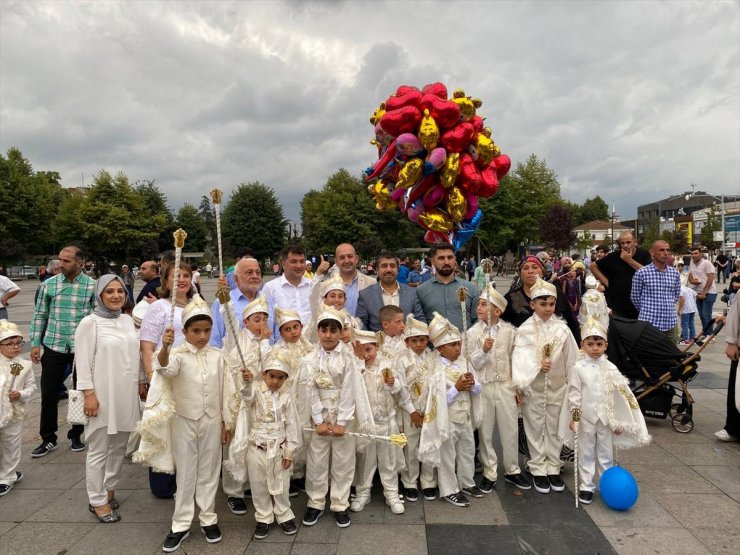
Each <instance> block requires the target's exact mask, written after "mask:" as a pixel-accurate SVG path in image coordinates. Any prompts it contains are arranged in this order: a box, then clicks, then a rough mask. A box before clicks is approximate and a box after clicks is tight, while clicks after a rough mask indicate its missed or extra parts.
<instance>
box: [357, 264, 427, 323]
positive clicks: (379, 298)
mask: <svg viewBox="0 0 740 555" xmlns="http://www.w3.org/2000/svg"><path fill="white" fill-rule="evenodd" d="M376 267H377V268H378V277H379V278H380V281H379V282H378V283H376V284H374V285H371V286H370V287H367V288H366V289H363V290H362V291H360V295H359V299H358V301H357V317H358V318H359V319H360V320H361V321H362V325H363V326H364V327H365V329H366V330H370V331H381V330H382V327H381V324H380V317H379V313H380V309H381V308H383V307H384V306H386V305H389V304H392V305H395V306H397V307H399V308H400V309H401V310H402V311H403V318H404V320H405V319H406V316H408V315H409V314H413V315H414V318H416V319H417V320H420V321H422V322H424V323H426V321H427V319H426V316H424V312H423V311H422V309H421V304H420V303H419V298H418V297H417V296H416V292H415V291H414V289H413V288H412V287H409V286H408V285H405V284H403V283H399V282H398V269H399V262H398V257H397V256H396V255H395V254H393V253H391V252H388V251H381V252H380V254H379V255H378V259H377V265H376Z"/></svg>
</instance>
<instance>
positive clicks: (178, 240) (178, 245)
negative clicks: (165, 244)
mask: <svg viewBox="0 0 740 555" xmlns="http://www.w3.org/2000/svg"><path fill="white" fill-rule="evenodd" d="M172 236H173V237H174V238H175V273H174V275H173V278H172V280H173V281H172V295H171V297H170V327H174V325H175V304H176V303H177V284H178V283H179V281H180V258H181V257H182V248H183V247H184V246H185V239H186V238H187V236H188V234H187V233H186V232H185V230H184V229H182V228H179V229H177V230H176V231H175V232H174V233H173V234H172Z"/></svg>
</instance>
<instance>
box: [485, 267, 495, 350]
mask: <svg viewBox="0 0 740 555" xmlns="http://www.w3.org/2000/svg"><path fill="white" fill-rule="evenodd" d="M491 270H492V268H491V261H490V260H487V261H486V263H485V264H484V265H483V272H484V273H485V275H486V294H488V295H489V296H488V302H487V303H486V324H488V337H491V338H493V328H492V327H491V312H492V310H493V307H492V306H491V297H490V294H489V293H488V291H489V288H490V287H491Z"/></svg>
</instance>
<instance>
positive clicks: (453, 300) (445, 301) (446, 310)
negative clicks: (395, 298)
mask: <svg viewBox="0 0 740 555" xmlns="http://www.w3.org/2000/svg"><path fill="white" fill-rule="evenodd" d="M430 256H431V257H432V264H433V265H434V269H435V271H436V275H435V276H433V277H432V278H431V279H430V280H429V281H425V282H424V283H422V284H421V285H419V286H418V287H417V288H416V295H417V297H418V298H419V302H420V303H421V308H422V310H423V311H424V314H425V315H426V321H427V322H429V321H431V320H432V318H433V317H434V313H435V312H438V313H440V314H441V315H442V316H444V317H445V318H447V319H448V320H449V321H450V322H452V324H454V325H455V326H457V328H458V329H459V330H460V331H461V332H462V331H463V330H464V329H467V328H469V327H470V326H472V325H473V324H474V323H475V322H476V321H477V319H478V318H477V316H476V307H477V306H478V288H477V287H476V286H475V285H473V284H472V283H471V282H469V281H467V280H464V279H461V278H459V277H458V276H457V275H456V274H455V266H456V265H455V250H454V249H453V248H452V245H450V244H449V243H435V244H434V246H433V247H432V249H431V251H430ZM460 287H464V288H465V289H466V290H467V297H466V300H465V307H466V313H467V314H466V316H467V322H466V326H463V315H462V308H461V306H460V301H459V299H458V293H457V290H458V289H459V288H460Z"/></svg>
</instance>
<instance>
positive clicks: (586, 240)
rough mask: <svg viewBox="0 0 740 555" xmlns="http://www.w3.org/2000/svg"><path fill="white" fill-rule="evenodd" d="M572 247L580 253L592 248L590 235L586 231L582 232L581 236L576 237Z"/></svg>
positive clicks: (592, 243) (591, 236)
mask: <svg viewBox="0 0 740 555" xmlns="http://www.w3.org/2000/svg"><path fill="white" fill-rule="evenodd" d="M573 246H574V247H575V248H576V250H577V251H578V252H580V253H582V252H585V251H588V250H590V249H591V248H593V246H594V238H593V235H591V234H590V233H589V232H588V231H584V232H583V236H581V237H576V240H575V242H574V243H573Z"/></svg>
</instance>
